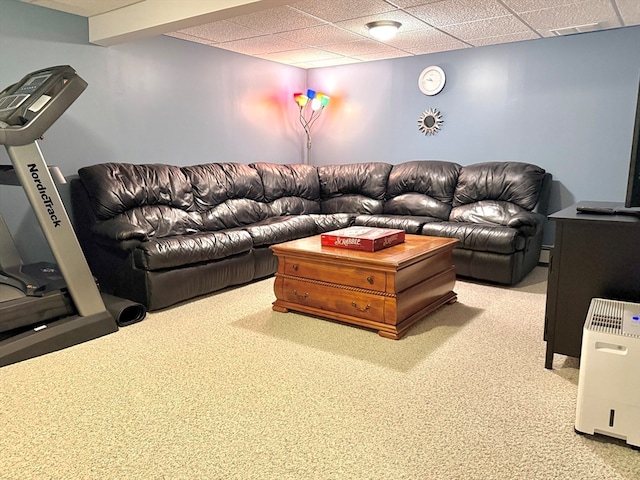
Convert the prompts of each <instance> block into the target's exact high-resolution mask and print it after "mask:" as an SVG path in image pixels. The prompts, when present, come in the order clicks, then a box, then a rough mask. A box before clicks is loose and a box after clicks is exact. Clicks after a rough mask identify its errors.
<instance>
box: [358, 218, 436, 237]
mask: <svg viewBox="0 0 640 480" xmlns="http://www.w3.org/2000/svg"><path fill="white" fill-rule="evenodd" d="M440 221H441V220H440V219H438V218H433V217H420V216H415V215H358V216H357V217H356V219H355V222H354V225H362V226H365V227H378V228H397V229H402V230H404V231H405V232H407V233H413V234H420V231H421V230H422V226H423V225H424V224H425V223H429V222H440Z"/></svg>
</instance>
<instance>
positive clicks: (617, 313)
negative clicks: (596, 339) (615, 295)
mask: <svg viewBox="0 0 640 480" xmlns="http://www.w3.org/2000/svg"><path fill="white" fill-rule="evenodd" d="M623 318H624V303H623V302H617V301H615V300H607V301H603V300H601V299H594V300H593V305H592V312H591V315H590V316H589V322H588V324H587V325H585V327H586V328H587V329H589V330H591V331H594V332H602V333H613V334H617V335H621V334H622V319H623Z"/></svg>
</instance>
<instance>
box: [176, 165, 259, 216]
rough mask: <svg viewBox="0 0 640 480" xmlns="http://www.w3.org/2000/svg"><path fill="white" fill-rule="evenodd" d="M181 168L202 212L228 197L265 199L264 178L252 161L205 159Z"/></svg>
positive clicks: (195, 201) (256, 200) (197, 206)
mask: <svg viewBox="0 0 640 480" xmlns="http://www.w3.org/2000/svg"><path fill="white" fill-rule="evenodd" d="M182 169H183V171H184V173H185V175H186V176H187V178H188V179H189V181H190V182H191V185H192V188H193V197H194V203H195V206H196V208H197V210H198V211H199V212H207V211H209V210H210V209H212V208H214V207H216V206H218V205H220V204H221V203H224V202H226V201H228V200H235V199H247V200H253V201H255V202H264V188H263V186H262V179H261V178H260V175H258V172H257V171H256V170H255V169H254V168H251V167H250V166H249V165H243V164H240V163H205V164H203V165H196V166H192V167H182Z"/></svg>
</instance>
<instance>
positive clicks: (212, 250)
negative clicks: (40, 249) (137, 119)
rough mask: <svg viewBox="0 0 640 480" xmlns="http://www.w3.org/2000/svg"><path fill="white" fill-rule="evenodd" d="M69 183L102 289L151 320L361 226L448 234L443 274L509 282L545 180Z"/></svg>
mask: <svg viewBox="0 0 640 480" xmlns="http://www.w3.org/2000/svg"><path fill="white" fill-rule="evenodd" d="M78 175H79V178H78V179H75V180H74V181H73V182H72V211H73V215H74V224H75V227H76V230H77V232H78V238H79V240H80V243H81V245H82V248H83V250H84V252H85V254H86V256H87V260H88V262H89V265H90V267H91V269H92V271H93V274H94V275H95V276H96V278H97V279H98V282H99V284H100V287H101V289H102V290H103V291H105V292H106V293H110V294H113V295H117V296H120V297H124V298H129V299H131V300H134V301H136V302H140V303H142V304H144V305H145V306H146V307H147V308H148V309H149V310H157V309H160V308H164V307H167V306H170V305H173V304H176V303H178V302H181V301H184V300H188V299H191V298H194V297H196V296H199V295H203V294H207V293H211V292H214V291H216V290H220V289H222V288H226V287H229V286H232V285H239V284H243V283H246V282H249V281H252V280H254V279H258V278H263V277H267V276H269V275H272V274H273V273H275V271H276V270H277V259H276V258H275V257H274V256H273V254H272V253H271V250H270V249H269V246H270V245H273V244H276V243H281V242H285V241H288V240H293V239H296V238H300V237H305V236H310V235H316V234H319V233H323V232H327V231H331V230H335V229H338V228H344V227H347V226H351V225H368V226H378V227H389V228H402V229H404V230H405V231H406V232H407V233H411V234H420V235H434V236H445V237H455V238H457V239H459V240H460V243H459V247H458V248H456V249H455V250H454V254H453V260H454V264H455V267H456V273H457V274H458V275H459V276H462V277H470V278H474V279H478V280H483V281H489V282H496V283H500V284H515V283H517V282H519V281H520V280H521V279H522V278H523V277H524V276H525V275H526V274H527V273H529V272H530V271H531V270H532V269H533V267H534V266H535V265H536V264H537V262H538V258H539V255H540V249H541V246H542V233H543V227H544V224H545V221H546V213H547V204H548V199H549V189H550V184H551V175H550V174H549V173H546V172H545V171H544V170H543V169H541V168H539V167H537V166H535V165H531V164H525V163H517V162H489V163H481V164H474V165H468V166H461V165H458V164H456V163H452V162H443V161H429V160H421V161H411V162H405V163H400V164H396V165H392V164H387V163H357V164H346V165H328V166H319V167H315V166H311V165H302V164H295V165H280V164H268V163H254V164H250V165H245V164H239V163H208V164H201V165H195V166H183V167H180V166H173V165H159V164H127V163H104V164H98V165H92V166H89V167H85V168H82V169H81V170H79V172H78Z"/></svg>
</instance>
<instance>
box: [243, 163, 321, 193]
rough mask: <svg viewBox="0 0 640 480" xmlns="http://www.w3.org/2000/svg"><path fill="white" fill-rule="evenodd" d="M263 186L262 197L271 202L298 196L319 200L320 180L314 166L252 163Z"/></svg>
mask: <svg viewBox="0 0 640 480" xmlns="http://www.w3.org/2000/svg"><path fill="white" fill-rule="evenodd" d="M250 166H251V167H253V168H255V169H256V171H257V172H258V174H259V175H260V178H261V179H262V185H263V188H264V199H265V201H267V202H273V201H274V200H278V199H280V198H283V197H300V198H304V199H307V200H312V201H315V202H317V201H318V200H320V180H319V178H318V171H317V169H316V167H313V166H311V165H303V164H293V165H278V164H273V163H264V162H258V163H252V164H251V165H250Z"/></svg>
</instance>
